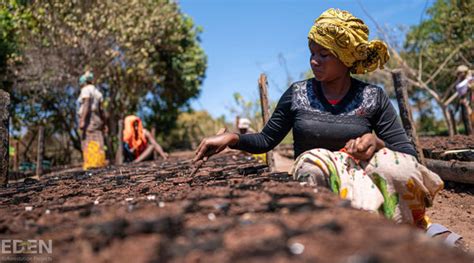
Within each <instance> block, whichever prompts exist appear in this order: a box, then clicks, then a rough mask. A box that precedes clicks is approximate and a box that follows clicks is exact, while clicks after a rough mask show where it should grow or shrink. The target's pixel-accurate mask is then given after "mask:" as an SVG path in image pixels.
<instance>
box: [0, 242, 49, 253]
mask: <svg viewBox="0 0 474 263" xmlns="http://www.w3.org/2000/svg"><path fill="white" fill-rule="evenodd" d="M0 253H2V254H43V253H48V254H52V253H53V241H52V240H48V241H45V240H35V239H30V240H20V239H10V240H9V239H6V240H0Z"/></svg>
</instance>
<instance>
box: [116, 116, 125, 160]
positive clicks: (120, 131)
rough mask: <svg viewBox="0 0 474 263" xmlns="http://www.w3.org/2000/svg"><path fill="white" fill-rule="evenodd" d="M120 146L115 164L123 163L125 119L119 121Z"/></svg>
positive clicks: (118, 135) (118, 136)
mask: <svg viewBox="0 0 474 263" xmlns="http://www.w3.org/2000/svg"><path fill="white" fill-rule="evenodd" d="M117 138H118V147H117V152H116V153H115V164H117V165H119V164H122V163H123V146H122V144H123V119H120V120H119V121H118V134H117Z"/></svg>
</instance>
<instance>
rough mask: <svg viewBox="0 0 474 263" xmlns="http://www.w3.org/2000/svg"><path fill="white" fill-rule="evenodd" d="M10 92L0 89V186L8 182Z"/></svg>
mask: <svg viewBox="0 0 474 263" xmlns="http://www.w3.org/2000/svg"><path fill="white" fill-rule="evenodd" d="M9 121H10V94H8V93H7V92H5V91H3V90H1V89H0V186H6V185H7V183H8V161H9V157H10V153H9V143H8V139H9V138H8V136H9V133H8V132H9V131H8V128H9Z"/></svg>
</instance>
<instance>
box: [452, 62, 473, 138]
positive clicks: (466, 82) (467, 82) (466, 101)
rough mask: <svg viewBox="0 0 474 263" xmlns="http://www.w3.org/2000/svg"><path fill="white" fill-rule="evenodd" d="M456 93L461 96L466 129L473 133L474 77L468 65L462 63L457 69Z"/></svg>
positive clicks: (460, 103)
mask: <svg viewBox="0 0 474 263" xmlns="http://www.w3.org/2000/svg"><path fill="white" fill-rule="evenodd" d="M455 87H456V93H457V95H458V97H459V106H461V107H462V108H461V114H463V113H464V111H467V112H465V114H463V115H465V116H462V119H464V118H465V120H464V125H465V127H464V128H465V130H466V132H467V133H468V134H471V133H472V120H471V119H472V117H473V114H472V101H473V98H472V96H474V92H473V89H474V77H473V76H472V71H471V70H469V68H468V67H467V66H466V65H460V66H458V67H457V69H456V86H455Z"/></svg>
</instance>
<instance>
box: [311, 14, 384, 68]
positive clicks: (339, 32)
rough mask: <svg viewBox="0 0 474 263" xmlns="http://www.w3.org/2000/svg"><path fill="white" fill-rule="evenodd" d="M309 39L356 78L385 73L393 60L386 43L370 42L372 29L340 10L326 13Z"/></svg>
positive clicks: (313, 27) (315, 22) (315, 25)
mask: <svg viewBox="0 0 474 263" xmlns="http://www.w3.org/2000/svg"><path fill="white" fill-rule="evenodd" d="M308 38H309V39H310V40H312V41H314V42H316V43H317V44H319V45H321V46H323V47H325V48H327V49H328V50H330V51H331V53H332V54H334V55H335V56H336V57H337V58H339V59H340V60H341V61H342V63H344V65H346V66H347V67H349V68H350V69H351V72H352V73H355V74H364V73H367V72H371V71H374V70H376V69H377V68H378V67H380V68H381V69H383V65H384V64H385V63H386V62H387V61H388V59H389V58H390V56H389V55H388V52H387V45H386V44H385V43H384V42H383V41H380V40H372V41H368V39H369V28H368V27H367V25H365V24H364V21H362V20H360V19H359V18H357V17H355V16H353V15H352V14H351V13H349V12H347V11H342V10H339V9H333V8H331V9H328V10H326V11H325V12H324V13H322V14H321V16H320V17H318V18H317V19H316V21H314V25H313V26H312V27H311V30H310V31H309V34H308Z"/></svg>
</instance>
